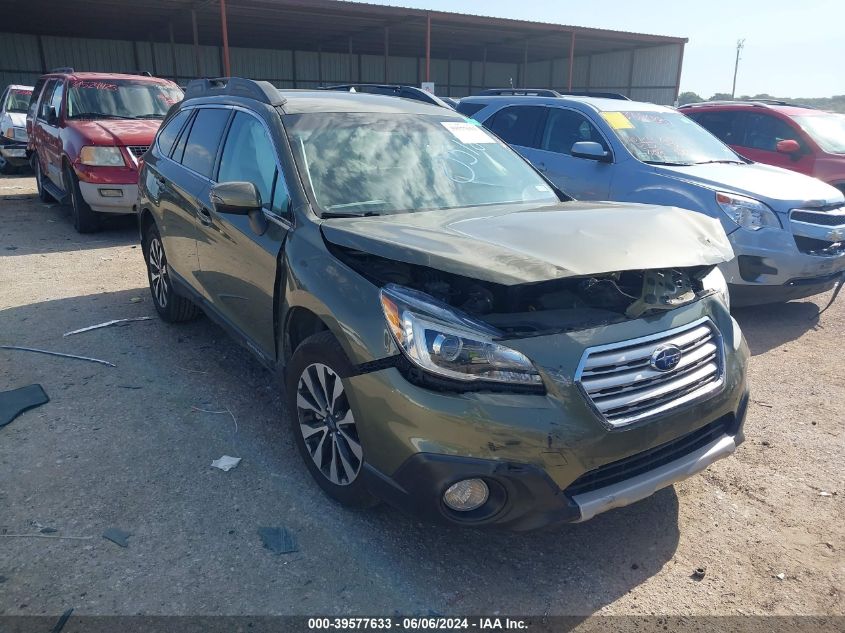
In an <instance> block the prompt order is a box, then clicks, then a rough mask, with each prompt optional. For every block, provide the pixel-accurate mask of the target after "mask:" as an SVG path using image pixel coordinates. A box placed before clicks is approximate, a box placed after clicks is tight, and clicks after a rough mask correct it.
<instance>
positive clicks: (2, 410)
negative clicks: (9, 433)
mask: <svg viewBox="0 0 845 633" xmlns="http://www.w3.org/2000/svg"><path fill="white" fill-rule="evenodd" d="M47 402H50V397H49V396H48V395H47V394H46V393H45V391H44V388H43V387H42V386H41V385H28V386H26V387H20V388H18V389H11V390H9V391H0V428H2V427H4V426H6V425H7V424H9V422H11V421H12V420H14V419H15V418H16V417H18V416H19V415H20V414H21V413H23V412H24V411H29V410H30V409H33V408H35V407H40V406H41V405H42V404H46V403H47Z"/></svg>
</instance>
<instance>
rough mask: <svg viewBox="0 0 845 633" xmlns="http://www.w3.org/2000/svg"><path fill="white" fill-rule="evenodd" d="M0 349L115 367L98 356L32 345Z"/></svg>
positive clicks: (5, 346)
mask: <svg viewBox="0 0 845 633" xmlns="http://www.w3.org/2000/svg"><path fill="white" fill-rule="evenodd" d="M0 349H11V350H16V351H19V352H34V353H36V354H47V355H48V356H59V357H61V358H75V359H76V360H87V361H89V362H92V363H99V364H100V365H106V366H107V367H117V365H115V364H114V363H110V362H109V361H107V360H100V359H99V358H89V357H88V356H77V355H76V354H63V353H61V352H51V351H50V350H46V349H35V348H34V347H18V346H17V345H0Z"/></svg>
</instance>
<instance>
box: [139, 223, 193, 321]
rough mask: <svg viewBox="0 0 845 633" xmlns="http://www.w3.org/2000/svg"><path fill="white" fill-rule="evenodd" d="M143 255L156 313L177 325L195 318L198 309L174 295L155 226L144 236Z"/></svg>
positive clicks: (184, 299) (188, 301)
mask: <svg viewBox="0 0 845 633" xmlns="http://www.w3.org/2000/svg"><path fill="white" fill-rule="evenodd" d="M144 254H145V256H146V259H147V279H148V280H149V282H150V294H151V295H152V297H153V304H154V305H155V308H156V312H158V315H159V316H160V317H161V318H162V320H164V321H167V322H168V323H178V322H180V321H190V320H191V319H194V318H196V317H197V315H199V313H200V309H199V308H198V307H197V306H196V305H195V304H194V303H192V302H191V301H190V300H189V299H186V298H185V297H183V296H181V295H178V294H176V291H175V289H174V288H173V283H172V281H171V279H170V270H169V268H168V265H167V256H166V255H165V254H164V245H163V244H162V242H161V235H160V234H159V232H158V229H157V228H156V226H155V225H151V226H150V228H149V229H147V232H146V234H145V235H144Z"/></svg>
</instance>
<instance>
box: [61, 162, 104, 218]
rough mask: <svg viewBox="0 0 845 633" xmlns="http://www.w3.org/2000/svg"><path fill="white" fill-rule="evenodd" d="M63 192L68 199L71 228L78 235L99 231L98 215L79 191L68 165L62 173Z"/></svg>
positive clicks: (76, 180) (74, 176)
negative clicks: (71, 220) (71, 221)
mask: <svg viewBox="0 0 845 633" xmlns="http://www.w3.org/2000/svg"><path fill="white" fill-rule="evenodd" d="M64 181H65V182H64V185H65V192H66V193H67V195H68V197H69V199H70V213H71V217H72V218H73V228H75V229H76V231H77V232H78V233H94V232H95V231H98V230H99V229H100V214H98V213H97V212H96V211H94V210H93V209H92V208H91V207H90V206H89V205H88V203H87V202H85V198H83V197H82V192H81V191H80V190H79V180H78V179H77V177H76V174H75V173H73V170H72V169H71V168H70V166H69V165H66V166H65V172H64Z"/></svg>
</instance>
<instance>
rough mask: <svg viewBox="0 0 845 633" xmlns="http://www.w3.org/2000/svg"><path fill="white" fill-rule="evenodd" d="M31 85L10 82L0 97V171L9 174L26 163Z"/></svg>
mask: <svg viewBox="0 0 845 633" xmlns="http://www.w3.org/2000/svg"><path fill="white" fill-rule="evenodd" d="M31 96H32V86H18V85H14V84H12V85H11V86H7V87H6V90H4V91H3V97H2V98H0V173H2V174H11V173H12V172H14V171H15V170H16V169H18V168H19V167H23V166H24V165H26V164H27V160H26V143H27V134H26V111H27V108H29V99H30V97H31Z"/></svg>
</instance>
